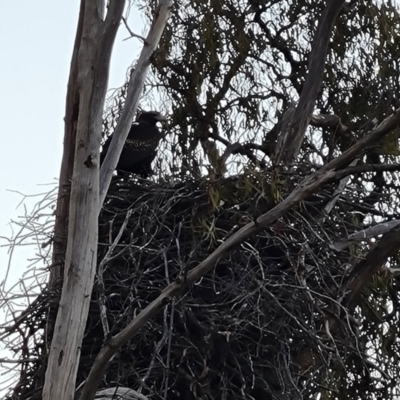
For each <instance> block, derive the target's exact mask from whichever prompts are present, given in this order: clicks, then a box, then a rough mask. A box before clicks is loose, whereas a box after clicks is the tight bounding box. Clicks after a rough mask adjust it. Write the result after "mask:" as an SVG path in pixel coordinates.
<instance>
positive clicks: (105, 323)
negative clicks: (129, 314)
mask: <svg viewBox="0 0 400 400" xmlns="http://www.w3.org/2000/svg"><path fill="white" fill-rule="evenodd" d="M132 212H133V211H132V209H130V210H128V212H127V213H126V216H125V220H124V222H123V223H122V225H121V228H120V230H119V232H118V235H117V237H116V238H115V240H114V241H113V243H112V244H111V246H110V248H109V249H108V251H107V253H106V255H105V256H104V258H103V259H102V260H101V262H100V264H99V268H98V272H97V280H98V285H99V308H100V320H101V324H102V325H103V332H104V338H105V339H107V337H108V335H109V334H110V327H109V325H108V318H107V306H106V295H105V292H106V291H105V286H104V279H103V273H104V267H105V266H106V264H107V263H108V262H109V261H110V259H111V258H112V255H113V253H114V250H115V248H116V247H117V246H118V244H119V241H120V240H121V237H122V234H123V233H124V232H125V228H126V226H127V225H128V222H129V219H130V217H131V215H132Z"/></svg>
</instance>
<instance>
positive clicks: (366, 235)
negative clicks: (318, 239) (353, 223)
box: [333, 220, 400, 251]
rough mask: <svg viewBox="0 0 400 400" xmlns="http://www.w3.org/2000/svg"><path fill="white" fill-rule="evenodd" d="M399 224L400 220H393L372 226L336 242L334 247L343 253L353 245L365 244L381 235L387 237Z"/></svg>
mask: <svg viewBox="0 0 400 400" xmlns="http://www.w3.org/2000/svg"><path fill="white" fill-rule="evenodd" d="M399 224H400V221H399V220H393V221H388V222H383V223H381V224H377V225H374V226H371V227H369V228H367V229H363V230H362V231H359V232H356V233H353V234H351V235H350V236H349V237H348V239H343V240H338V241H336V242H335V243H333V247H334V248H335V249H336V250H338V251H343V250H345V249H346V248H347V247H349V246H350V245H352V244H353V243H356V242H363V241H366V240H369V239H372V238H374V237H377V236H379V235H385V234H386V233H388V232H389V231H390V230H391V229H393V228H395V227H396V226H397V225H399Z"/></svg>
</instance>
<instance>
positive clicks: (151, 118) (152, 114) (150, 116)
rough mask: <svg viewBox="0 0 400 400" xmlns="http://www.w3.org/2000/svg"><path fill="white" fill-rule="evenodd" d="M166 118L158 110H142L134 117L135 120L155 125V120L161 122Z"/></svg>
mask: <svg viewBox="0 0 400 400" xmlns="http://www.w3.org/2000/svg"><path fill="white" fill-rule="evenodd" d="M166 120H167V118H166V117H165V116H164V115H163V114H161V113H160V112H158V111H142V112H141V113H140V114H139V116H138V118H137V119H136V122H139V123H148V124H154V125H155V124H156V123H157V122H163V121H166Z"/></svg>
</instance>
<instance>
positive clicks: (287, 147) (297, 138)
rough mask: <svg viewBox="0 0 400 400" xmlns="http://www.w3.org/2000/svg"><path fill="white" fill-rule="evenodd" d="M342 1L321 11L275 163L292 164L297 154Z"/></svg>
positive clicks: (331, 2) (342, 4) (319, 85)
mask: <svg viewBox="0 0 400 400" xmlns="http://www.w3.org/2000/svg"><path fill="white" fill-rule="evenodd" d="M344 3H345V1H344V0H330V1H329V2H328V4H327V6H326V8H325V10H324V12H323V13H322V16H321V19H320V20H319V23H318V28H317V31H316V32H315V36H314V40H313V42H312V45H311V53H310V61H309V64H308V74H307V77H306V81H305V83H304V87H303V90H302V92H301V95H300V99H299V104H298V105H297V107H296V109H295V111H294V113H293V115H291V116H290V120H289V121H287V129H286V130H285V131H282V132H281V135H284V137H283V138H282V141H281V145H280V146H279V147H278V148H277V154H276V156H275V160H274V163H275V164H280V163H283V164H284V165H289V164H292V163H293V162H294V161H295V160H296V157H297V156H298V154H299V151H300V148H301V144H302V143H303V138H304V134H305V132H306V129H307V126H308V124H309V123H310V119H311V115H312V112H313V110H314V105H315V101H316V99H317V96H318V92H319V90H320V87H321V82H322V78H323V73H324V68H325V59H326V54H327V52H328V48H329V41H330V39H331V35H332V31H333V27H334V26H335V22H336V19H337V17H338V16H339V14H340V11H341V10H342V8H343V6H344Z"/></svg>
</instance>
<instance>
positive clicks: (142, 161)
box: [101, 111, 165, 177]
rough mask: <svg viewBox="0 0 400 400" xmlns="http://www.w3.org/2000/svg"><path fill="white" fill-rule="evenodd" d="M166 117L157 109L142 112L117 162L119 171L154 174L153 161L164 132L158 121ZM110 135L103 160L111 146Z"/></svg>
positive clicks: (143, 174) (102, 155)
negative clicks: (159, 127)
mask: <svg viewBox="0 0 400 400" xmlns="http://www.w3.org/2000/svg"><path fill="white" fill-rule="evenodd" d="M164 120H165V118H164V117H163V116H162V115H161V114H160V113H159V112H156V111H148V112H142V113H141V114H140V115H139V118H138V119H137V120H136V122H135V123H134V124H133V125H132V127H131V129H130V131H129V134H128V137H127V139H126V142H125V145H124V147H123V149H122V153H121V156H120V158H119V161H118V164H117V171H122V172H127V173H132V174H137V175H141V176H143V177H148V176H149V175H151V174H152V172H153V171H152V169H151V163H152V162H153V160H154V158H155V156H156V155H157V152H156V149H157V146H158V143H159V142H160V139H161V137H162V134H161V132H160V130H159V129H158V127H157V122H158V121H164ZM110 142H111V137H109V138H108V139H107V140H106V142H105V143H104V146H103V151H102V153H101V162H103V160H104V157H105V155H106V154H107V151H108V147H109V146H110Z"/></svg>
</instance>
